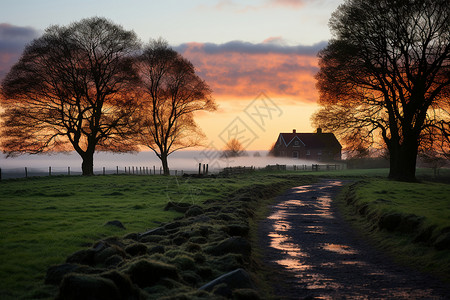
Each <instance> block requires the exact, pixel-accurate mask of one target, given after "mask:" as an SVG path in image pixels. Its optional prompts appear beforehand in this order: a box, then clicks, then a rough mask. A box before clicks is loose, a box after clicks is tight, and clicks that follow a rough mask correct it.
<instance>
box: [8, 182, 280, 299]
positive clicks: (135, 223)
mask: <svg viewBox="0 0 450 300" xmlns="http://www.w3.org/2000/svg"><path fill="white" fill-rule="evenodd" d="M282 177H283V176H281V177H279V176H271V175H270V174H264V173H258V174H253V175H245V176H235V177H233V178H217V179H216V178H204V179H195V178H180V177H177V178H175V177H164V176H131V175H128V176H127V175H111V176H93V177H78V176H77V177H75V176H72V177H67V176H64V177H62V176H58V177H42V178H29V179H19V180H6V181H2V182H0V191H1V192H0V212H1V213H0V228H1V235H0V261H1V262H2V263H1V268H0V299H17V298H34V297H38V296H39V293H43V292H42V291H45V290H46V289H49V288H50V287H48V286H44V285H43V282H44V277H45V273H46V270H47V268H48V267H49V266H50V265H53V264H59V263H62V262H64V261H65V259H66V257H67V256H68V255H70V254H71V253H73V252H75V251H77V250H80V249H82V248H83V247H86V246H89V245H91V244H92V243H93V242H95V241H96V240H98V239H100V238H103V237H106V236H124V235H125V234H127V233H130V232H143V231H145V230H147V229H150V228H153V227H157V226H158V224H160V223H161V222H167V221H170V220H172V219H173V218H174V217H177V216H180V215H181V214H180V213H177V212H174V211H172V210H169V211H165V210H164V207H165V205H166V204H167V202H168V201H174V202H188V203H191V204H194V203H195V204H201V203H202V202H203V201H205V200H207V199H226V196H227V195H228V194H229V193H231V192H233V191H235V190H238V189H240V188H244V187H246V186H251V185H253V184H254V183H260V184H268V183H272V182H280V181H283V180H284V179H283V178H282ZM111 220H120V221H121V222H122V223H123V224H124V226H125V227H126V228H127V229H126V230H122V229H119V228H116V227H112V226H104V224H105V223H106V222H107V221H111ZM53 292H54V291H53ZM49 293H52V291H49Z"/></svg>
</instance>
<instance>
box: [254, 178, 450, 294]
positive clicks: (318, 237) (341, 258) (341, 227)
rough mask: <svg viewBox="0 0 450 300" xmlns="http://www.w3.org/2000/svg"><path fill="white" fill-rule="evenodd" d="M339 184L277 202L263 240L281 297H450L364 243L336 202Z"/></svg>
mask: <svg viewBox="0 0 450 300" xmlns="http://www.w3.org/2000/svg"><path fill="white" fill-rule="evenodd" d="M343 184H344V182H343V181H340V180H324V181H322V182H320V183H318V184H314V185H309V186H301V187H296V188H293V189H291V190H289V191H288V192H287V193H286V194H284V195H282V196H280V197H279V198H277V202H276V204H275V205H273V206H272V208H271V213H270V216H269V217H268V218H267V219H266V220H264V221H263V222H261V224H260V227H259V236H260V242H261V247H262V249H263V250H264V254H265V261H266V263H267V264H268V265H269V267H270V268H271V269H272V270H273V276H272V277H273V281H272V283H273V285H274V288H275V292H276V295H278V296H279V297H280V298H282V299H304V298H308V299H450V286H448V285H445V284H442V283H440V282H436V281H434V280H433V279H432V278H430V277H428V276H426V275H423V274H419V273H418V272H414V271H412V270H408V269H405V268H404V267H399V266H397V265H396V264H394V263H392V262H391V261H390V260H389V259H388V258H386V257H385V256H384V255H382V254H381V253H378V252H377V251H375V250H374V249H373V248H372V247H371V246H370V245H368V244H367V243H365V242H364V241H363V240H361V239H359V238H358V237H357V235H356V234H355V233H354V232H353V231H352V229H351V228H350V227H349V226H348V225H347V224H346V223H345V222H344V221H343V220H342V219H341V218H340V216H339V214H338V213H337V212H336V209H335V207H334V205H333V203H332V198H333V197H335V195H336V194H337V192H338V191H339V190H340V188H341V186H342V185H343Z"/></svg>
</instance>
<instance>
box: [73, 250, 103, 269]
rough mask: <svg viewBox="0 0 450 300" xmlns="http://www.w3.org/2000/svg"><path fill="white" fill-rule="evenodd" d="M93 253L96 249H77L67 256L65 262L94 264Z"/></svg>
mask: <svg viewBox="0 0 450 300" xmlns="http://www.w3.org/2000/svg"><path fill="white" fill-rule="evenodd" d="M95 253H96V251H95V250H94V249H83V250H80V251H77V252H75V253H73V254H72V255H70V256H69V257H67V259H66V263H74V264H81V265H88V266H92V265H93V264H94V256H95Z"/></svg>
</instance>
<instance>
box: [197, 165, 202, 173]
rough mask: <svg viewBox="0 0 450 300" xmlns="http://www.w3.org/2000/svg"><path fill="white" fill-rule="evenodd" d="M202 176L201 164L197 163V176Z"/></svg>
mask: <svg viewBox="0 0 450 300" xmlns="http://www.w3.org/2000/svg"><path fill="white" fill-rule="evenodd" d="M201 174H202V163H198V175H201Z"/></svg>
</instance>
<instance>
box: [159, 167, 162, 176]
mask: <svg viewBox="0 0 450 300" xmlns="http://www.w3.org/2000/svg"><path fill="white" fill-rule="evenodd" d="M159 175H162V167H159Z"/></svg>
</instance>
